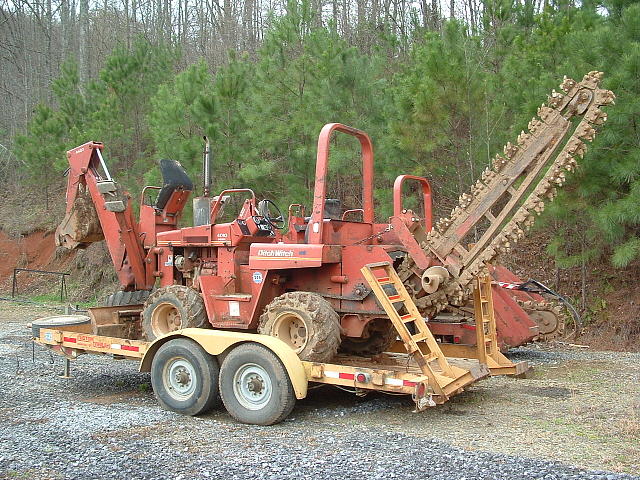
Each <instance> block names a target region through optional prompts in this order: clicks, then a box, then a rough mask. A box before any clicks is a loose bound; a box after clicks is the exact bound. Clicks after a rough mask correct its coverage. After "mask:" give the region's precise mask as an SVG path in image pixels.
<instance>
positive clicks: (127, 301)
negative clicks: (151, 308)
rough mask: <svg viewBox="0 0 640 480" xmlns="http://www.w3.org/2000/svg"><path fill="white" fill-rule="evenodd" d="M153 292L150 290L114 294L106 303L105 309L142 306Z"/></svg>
mask: <svg viewBox="0 0 640 480" xmlns="http://www.w3.org/2000/svg"><path fill="white" fill-rule="evenodd" d="M150 294H151V292H150V291H149V290H134V291H133V292H123V291H122V290H120V291H118V292H116V293H112V294H111V295H109V296H108V297H107V298H106V299H105V301H104V306H105V307H119V306H121V305H142V304H143V303H144V302H145V301H146V300H147V298H149V295H150Z"/></svg>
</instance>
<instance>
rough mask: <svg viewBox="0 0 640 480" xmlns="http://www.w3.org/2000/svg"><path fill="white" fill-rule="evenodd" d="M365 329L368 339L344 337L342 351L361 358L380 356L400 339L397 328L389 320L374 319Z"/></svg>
mask: <svg viewBox="0 0 640 480" xmlns="http://www.w3.org/2000/svg"><path fill="white" fill-rule="evenodd" d="M364 328H365V333H366V335H367V336H366V337H362V338H353V337H344V338H343V339H342V343H341V344H340V351H341V352H343V353H348V354H351V355H359V356H373V355H379V354H381V353H382V352H386V351H387V350H388V349H389V347H390V346H391V345H393V343H394V342H395V341H396V338H397V337H398V331H397V330H396V327H394V326H393V323H392V322H391V320H389V319H387V318H374V319H373V320H371V321H370V322H369V323H367V325H365V327H364Z"/></svg>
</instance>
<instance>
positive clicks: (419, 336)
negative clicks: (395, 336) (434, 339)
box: [411, 333, 429, 342]
mask: <svg viewBox="0 0 640 480" xmlns="http://www.w3.org/2000/svg"><path fill="white" fill-rule="evenodd" d="M428 337H429V334H427V333H418V334H416V335H411V338H412V339H413V341H414V342H421V341H422V340H426V339H427V338H428Z"/></svg>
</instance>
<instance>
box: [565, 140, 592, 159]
mask: <svg viewBox="0 0 640 480" xmlns="http://www.w3.org/2000/svg"><path fill="white" fill-rule="evenodd" d="M564 150H565V151H566V152H568V153H570V154H571V155H573V156H574V157H580V158H582V157H584V153H585V152H586V151H587V147H586V145H585V144H584V143H582V141H580V139H579V138H577V137H575V136H572V137H571V139H570V140H569V142H567V145H566V147H564Z"/></svg>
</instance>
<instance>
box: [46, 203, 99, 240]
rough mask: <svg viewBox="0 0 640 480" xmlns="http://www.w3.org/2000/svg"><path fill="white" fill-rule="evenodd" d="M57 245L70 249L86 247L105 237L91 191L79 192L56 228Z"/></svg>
mask: <svg viewBox="0 0 640 480" xmlns="http://www.w3.org/2000/svg"><path fill="white" fill-rule="evenodd" d="M55 238H56V245H57V246H59V247H60V246H62V247H65V248H68V249H70V250H71V249H74V248H86V247H87V246H89V244H90V243H93V242H99V241H100V240H103V239H104V235H103V233H102V227H101V226H100V220H99V219H98V214H97V212H96V209H95V207H94V205H93V201H92V200H91V196H90V195H89V192H87V191H85V192H82V193H81V192H78V196H77V197H76V199H75V201H74V202H73V205H72V206H71V208H70V209H68V211H67V214H66V215H65V216H64V219H63V220H62V222H61V223H60V225H58V228H56V237H55Z"/></svg>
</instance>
